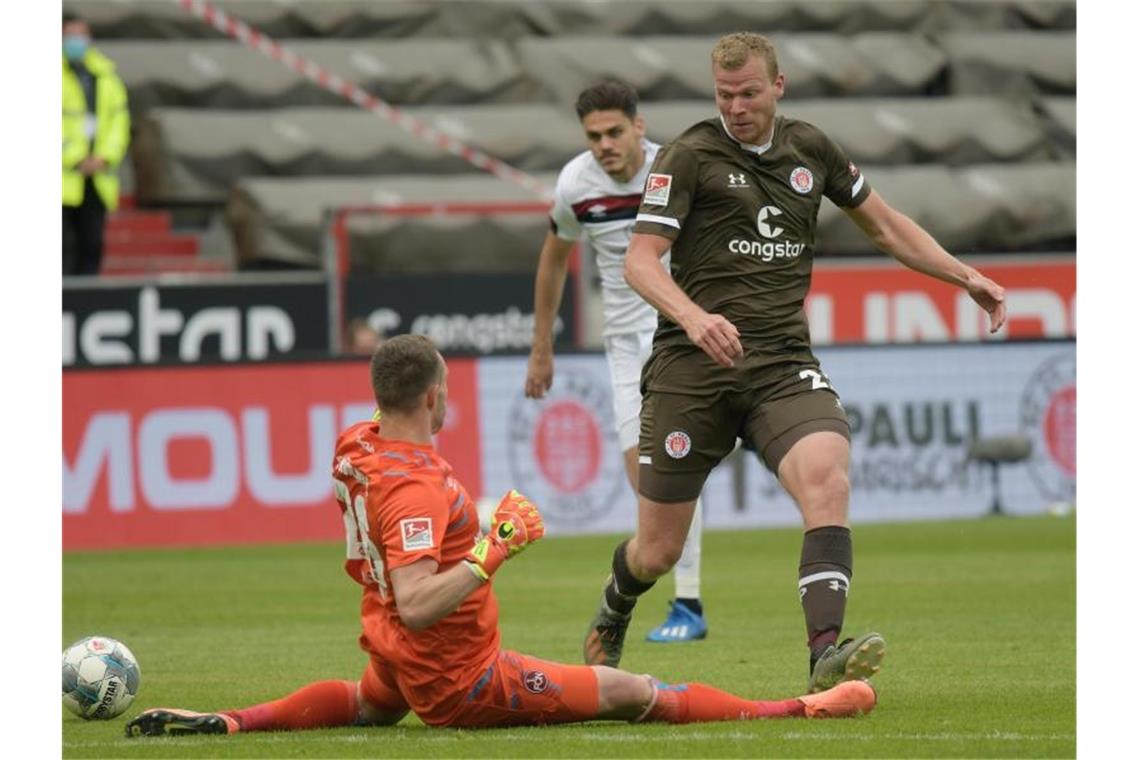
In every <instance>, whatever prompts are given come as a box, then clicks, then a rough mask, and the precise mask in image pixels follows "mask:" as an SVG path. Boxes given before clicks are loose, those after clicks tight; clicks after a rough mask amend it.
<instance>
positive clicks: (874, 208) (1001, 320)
mask: <svg viewBox="0 0 1140 760" xmlns="http://www.w3.org/2000/svg"><path fill="white" fill-rule="evenodd" d="M844 211H846V212H847V215H848V216H849V217H851V219H852V221H854V222H855V224H857V225H859V229H861V230H863V233H864V234H865V235H866V236H867V237H868V238H869V239H870V240H871V242H872V243H874V244H875V247H876V248H878V249H879V250H880V251H883V252H884V253H888V254H890V255H891V256H893V257H895V258H896V259H898V260H899V261H900V262H901V263H903V264H904V265H906V266H908V267H910V268H911V269H913V270H915V271H917V272H922V273H923V274H926V275H930V276H931V277H936V278H937V279H939V280H942V281H943V282H948V283H950V284H952V285H957V286H958V287H960V288H963V289H964V290H965V291H966V292H967V293H969V294H970V297H971V298H973V299H974V301H975V302H976V303H977V304H978V305H979V306H981V307H982V308H983V309H985V311H986V313H987V314H989V315H990V332H991V333H993V332H997V331H998V330H999V329H1000V328H1001V326H1002V325H1003V324H1005V289H1004V288H1002V287H1001V286H1000V285H998V284H997V283H996V282H994V281H993V280H991V279H990V278H988V277H986V276H985V275H983V274H982V273H981V272H979V271H978V270H976V269H974V268H973V267H971V266H968V265H966V264H964V263H962V262H961V261H959V260H958V259H956V258H954V257H953V256H951V255H950V254H949V253H948V252H947V251H946V249H944V248H943V247H942V246H941V245H939V244H938V241H936V240H935V239H934V238H933V237H931V235H930V233H929V232H927V231H926V230H924V229H923V228H922V227H921V226H919V225H918V223H916V222H915V221H914V220H913V219H911V218H910V217H909V216H907V215H906V214H903V213H901V212H899V211H896V210H895V209H894V208H892V207H891V206H889V205H888V204H887V202H886V201H884V200H883V199H882V197H880V196H879V194H878V193H876V192H875V191H873V190H872V191H871V194H870V195H869V196H868V197H867V200H865V201H863V202H862V203H861V204H859V205H858V206H856V207H855V208H846V209H844Z"/></svg>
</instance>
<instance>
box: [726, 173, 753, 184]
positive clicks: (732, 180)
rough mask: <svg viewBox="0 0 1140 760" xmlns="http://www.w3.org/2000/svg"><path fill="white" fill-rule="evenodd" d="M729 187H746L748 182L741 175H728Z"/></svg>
mask: <svg viewBox="0 0 1140 760" xmlns="http://www.w3.org/2000/svg"><path fill="white" fill-rule="evenodd" d="M728 186H729V187H748V180H747V178H745V176H744V175H743V174H729V175H728Z"/></svg>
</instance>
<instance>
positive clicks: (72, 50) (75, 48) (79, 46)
mask: <svg viewBox="0 0 1140 760" xmlns="http://www.w3.org/2000/svg"><path fill="white" fill-rule="evenodd" d="M90 44H91V40H89V39H87V38H86V37H83V36H81V35H68V36H67V37H64V38H63V56H64V58H66V59H67V60H69V61H71V62H72V63H75V62H76V61H82V60H83V56H84V55H86V54H87V46H88V45H90Z"/></svg>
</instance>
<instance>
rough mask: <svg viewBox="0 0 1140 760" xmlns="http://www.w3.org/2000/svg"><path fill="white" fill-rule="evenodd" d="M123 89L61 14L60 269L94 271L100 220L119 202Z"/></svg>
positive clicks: (86, 34) (87, 37) (75, 24)
mask: <svg viewBox="0 0 1140 760" xmlns="http://www.w3.org/2000/svg"><path fill="white" fill-rule="evenodd" d="M130 131H131V116H130V113H129V111H128V110H127V88H126V87H124V86H123V80H122V79H120V78H119V75H118V74H116V73H115V64H114V63H113V62H112V61H111V59H110V58H108V57H107V56H105V55H103V54H102V53H100V52H99V51H98V50H95V49H94V48H93V47H91V28H90V26H88V24H87V22H86V21H84V20H83V19H82V18H80V17H78V16H76V15H75V14H72V13H65V14H64V16H63V273H64V274H65V275H67V274H86V275H93V274H98V273H99V265H100V263H101V262H102V259H103V224H104V222H105V221H106V216H107V212H108V211H114V210H115V209H116V208H118V206H119V175H118V171H119V164H120V163H121V162H122V160H123V157H124V156H125V155H126V152H127V144H128V143H129V142H130Z"/></svg>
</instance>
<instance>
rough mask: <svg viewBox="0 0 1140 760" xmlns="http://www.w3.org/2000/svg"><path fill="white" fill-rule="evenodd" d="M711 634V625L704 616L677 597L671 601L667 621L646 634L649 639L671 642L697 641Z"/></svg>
mask: <svg viewBox="0 0 1140 760" xmlns="http://www.w3.org/2000/svg"><path fill="white" fill-rule="evenodd" d="M708 635H709V626H708V623H706V622H705V619H704V617H702V616H701V615H698V614H697V613H695V612H693V611H692V610H690V609H689V608H688V607H686V606H685V605H683V604H681V603H680V602H678V601H677V600H676V599H674V600H673V601H671V602H669V617H667V618H665V622H664V623H662V624H661V625H659V626H657V627H656V628H654V629H653V630H652V631H650V632H649V633H648V634H647V635H646V637H645V638H646V640H647V641H656V642H658V643H669V642H673V641H696V640H697V639H703V638H704V637H705V636H708Z"/></svg>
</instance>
